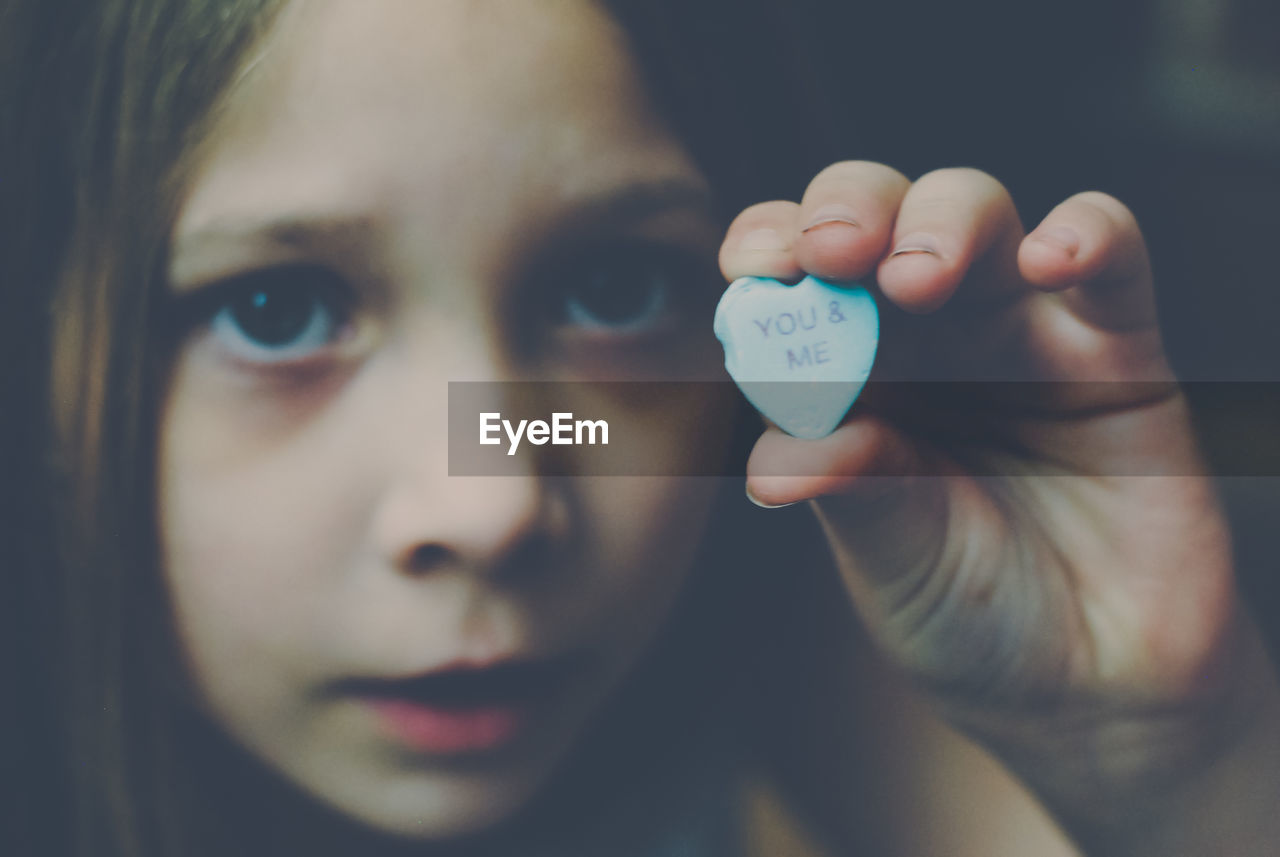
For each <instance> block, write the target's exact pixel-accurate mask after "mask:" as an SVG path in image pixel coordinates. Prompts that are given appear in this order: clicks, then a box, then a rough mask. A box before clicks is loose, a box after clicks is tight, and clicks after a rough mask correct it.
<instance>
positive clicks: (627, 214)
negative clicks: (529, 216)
mask: <svg viewBox="0 0 1280 857" xmlns="http://www.w3.org/2000/svg"><path fill="white" fill-rule="evenodd" d="M564 204H565V212H564V214H563V215H561V216H560V217H558V218H557V223H556V226H555V227H554V229H553V230H552V232H553V233H561V234H563V233H564V232H566V231H571V232H576V231H604V230H608V229H610V228H617V227H619V226H624V225H627V224H632V223H637V222H642V221H644V220H647V219H649V218H652V217H656V216H658V215H661V214H664V213H667V212H671V211H687V212H691V213H693V214H696V215H699V216H702V217H706V218H708V219H709V220H711V221H712V222H714V223H716V224H719V221H720V217H719V212H718V211H717V208H716V205H715V198H714V196H713V194H712V193H711V191H710V190H709V189H708V188H707V187H706V186H705V185H703V184H701V183H699V182H696V181H693V180H692V179H689V178H684V177H675V178H669V179H660V180H648V181H639V182H634V183H631V184H626V185H622V186H620V187H616V188H611V189H609V190H607V191H603V192H599V193H594V194H584V195H583V196H582V197H573V196H570V197H567V198H566V199H565V201H564ZM375 229H376V219H375V218H373V217H372V216H368V215H364V214H359V215H344V214H341V213H309V212H297V213H294V212H283V213H279V214H272V215H268V216H263V217H258V216H254V215H246V216H240V215H228V216H225V217H219V218H214V219H212V220H210V221H209V223H208V224H206V225H203V226H200V227H198V228H196V229H193V230H191V231H190V232H186V233H183V234H179V235H177V236H175V239H174V243H173V248H172V253H171V256H170V259H171V260H181V259H183V258H184V257H187V256H190V255H196V256H198V255H199V251H201V250H205V249H206V248H209V247H218V246H219V245H221V246H235V245H243V244H255V245H259V246H262V247H267V248H272V249H278V250H286V251H315V250H317V249H321V248H323V249H327V250H331V249H332V248H333V247H335V246H339V247H340V246H344V245H345V246H351V245H352V244H355V243H359V242H362V241H364V240H366V239H367V238H368V236H370V235H371V234H372V233H373V232H374V231H375Z"/></svg>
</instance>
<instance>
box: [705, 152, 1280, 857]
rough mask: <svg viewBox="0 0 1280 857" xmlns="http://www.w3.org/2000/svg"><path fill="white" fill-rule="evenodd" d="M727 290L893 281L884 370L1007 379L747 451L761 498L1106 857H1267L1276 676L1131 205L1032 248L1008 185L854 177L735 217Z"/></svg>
mask: <svg viewBox="0 0 1280 857" xmlns="http://www.w3.org/2000/svg"><path fill="white" fill-rule="evenodd" d="M833 205H836V206H842V207H843V208H842V210H843V211H844V212H845V214H844V216H842V217H841V218H838V219H830V218H828V219H825V220H823V219H821V215H823V214H824V213H828V212H830V211H831V207H832V206H833ZM815 218H818V220H817V221H815ZM815 222H816V224H817V225H813V226H810V224H815ZM769 228H771V229H774V230H775V231H777V232H779V233H781V234H782V235H783V236H784V237H785V239H786V240H783V241H780V242H778V245H779V246H778V248H777V249H775V250H770V251H760V250H758V249H755V248H756V247H757V246H758V245H756V244H753V243H752V242H745V244H743V243H742V242H741V241H740V239H741V238H742V237H744V236H746V235H748V234H751V233H758V231H759V230H761V229H769ZM721 266H722V269H723V270H724V273H725V275H726V277H727V278H728V279H734V278H736V277H738V276H742V275H752V274H754V275H757V276H772V277H778V278H782V279H789V278H792V277H796V276H797V275H799V274H801V273H812V274H815V275H818V276H821V277H823V278H826V279H829V280H852V279H864V280H868V281H869V280H870V279H871V277H872V276H874V282H875V283H876V284H877V285H878V287H879V291H880V294H881V297H882V298H883V300H884V304H885V306H886V308H887V310H888V312H889V316H888V322H889V323H887V324H886V326H885V331H886V332H885V336H884V340H885V341H884V344H883V348H882V352H881V356H880V357H879V358H878V365H879V366H880V367H881V368H882V369H883V370H885V371H887V372H889V373H891V374H892V376H893V377H896V378H900V379H905V380H908V381H910V380H912V379H939V378H941V379H943V380H966V379H981V380H983V381H991V380H997V381H1002V382H1006V383H1005V385H1004V386H1003V387H999V388H995V389H988V390H986V391H978V392H977V393H976V394H975V393H974V392H973V390H972V389H969V390H966V389H964V388H958V387H948V388H947V389H946V390H943V391H942V393H943V394H944V395H938V391H937V388H936V387H927V386H926V387H914V386H912V385H910V384H903V385H899V386H898V387H897V388H896V389H895V390H893V391H892V392H894V393H895V394H897V397H896V398H895V400H893V401H888V400H882V401H880V402H869V403H866V404H865V405H862V406H859V407H855V409H854V412H853V413H852V415H851V416H850V417H849V418H847V419H846V420H845V422H844V423H843V424H842V425H841V426H840V427H839V428H838V429H837V430H836V431H835V432H834V433H833V434H832V435H830V436H829V437H826V438H822V439H819V440H799V439H796V438H792V437H789V436H786V435H784V434H783V433H781V432H780V431H778V430H777V429H769V430H767V431H766V432H765V434H764V435H763V436H762V437H761V439H760V440H759V442H758V443H757V444H756V447H755V450H754V452H753V454H752V459H751V463H750V464H749V465H748V485H749V488H750V490H751V493H752V494H753V495H754V496H755V497H756V498H758V499H759V500H761V501H762V502H764V503H768V504H783V503H791V502H796V501H802V500H811V501H812V502H813V506H814V508H815V510H816V512H817V515H818V518H819V520H820V522H821V524H822V526H823V529H824V532H825V534H826V536H827V539H828V542H829V543H830V545H831V548H832V551H833V554H834V556H835V558H836V562H837V566H838V568H839V571H840V577H841V580H842V581H843V583H844V586H845V589H846V591H847V593H848V595H849V596H850V598H851V600H852V603H853V605H854V607H855V609H856V611H857V613H858V615H859V617H860V618H861V621H862V623H863V626H864V627H865V628H866V629H867V631H868V634H869V635H870V637H871V638H872V639H873V640H874V642H875V646H876V648H877V650H879V651H881V652H883V653H885V654H886V655H887V656H888V658H889V660H890V661H891V662H892V663H893V665H894V666H895V668H896V669H897V670H899V671H901V672H902V673H903V674H905V675H908V676H910V677H911V679H912V680H913V682H914V683H915V685H916V686H917V687H919V688H920V689H921V690H922V691H923V692H925V693H927V694H928V696H929V697H930V699H931V700H932V703H933V706H934V707H935V709H936V710H937V711H939V712H941V714H942V715H943V717H944V718H945V719H946V720H947V722H948V723H950V724H951V725H952V726H953V727H955V728H956V729H958V730H960V731H962V732H964V733H965V734H967V735H969V736H971V737H972V738H973V739H975V740H976V741H977V742H978V743H980V744H981V745H982V746H984V747H986V748H987V749H988V750H989V751H990V752H991V753H993V754H994V755H995V757H997V758H998V759H1000V760H1001V762H1002V763H1003V764H1004V765H1005V766H1006V767H1007V768H1008V769H1009V770H1010V771H1012V772H1014V773H1015V774H1016V775H1017V776H1018V777H1020V778H1021V779H1022V781H1023V782H1024V783H1025V784H1026V785H1027V786H1028V787H1029V788H1030V789H1031V790H1032V791H1033V792H1034V793H1035V794H1036V795H1037V796H1038V797H1039V799H1040V800H1041V802H1042V803H1043V804H1044V805H1045V806H1046V807H1048V809H1049V810H1050V811H1051V812H1052V813H1053V814H1054V816H1055V817H1057V818H1058V819H1059V821H1060V823H1061V824H1062V825H1063V827H1064V828H1065V829H1066V830H1067V831H1068V832H1069V833H1070V834H1071V835H1072V836H1073V837H1074V838H1075V840H1076V841H1077V842H1079V843H1080V844H1081V846H1082V847H1083V848H1084V849H1085V851H1086V852H1087V853H1089V854H1091V855H1096V857H1110V855H1122V854H1123V855H1126V857H1133V855H1146V854H1152V855H1155V854H1161V855H1164V857H1169V855H1184V857H1195V855H1199V854H1208V853H1214V854H1222V853H1233V854H1238V855H1240V857H1248V855H1251V854H1262V853H1270V852H1271V851H1272V850H1273V848H1272V846H1271V843H1273V842H1274V841H1275V830H1274V826H1275V823H1276V822H1275V817H1276V816H1277V815H1280V814H1275V813H1270V812H1268V809H1267V805H1266V804H1267V802H1268V798H1271V797H1272V796H1274V795H1275V794H1276V793H1277V790H1276V788H1275V781H1274V779H1273V777H1274V776H1275V775H1274V774H1273V773H1272V772H1274V771H1277V770H1280V766H1277V765H1276V764H1275V752H1276V750H1275V748H1276V731H1277V729H1278V728H1280V720H1278V718H1277V712H1276V705H1275V701H1274V698H1275V679H1274V673H1273V671H1272V670H1271V669H1270V666H1269V664H1268V663H1267V661H1266V658H1265V657H1264V656H1263V654H1262V647H1261V645H1260V644H1259V643H1258V636H1257V633H1256V631H1255V629H1254V626H1253V625H1252V623H1251V622H1249V620H1248V619H1247V617H1246V616H1245V611H1244V610H1243V608H1242V605H1241V604H1240V601H1239V598H1238V595H1237V593H1236V586H1235V568H1234V560H1233V557H1232V552H1231V536H1230V532H1229V529H1228V527H1227V523H1226V519H1225V516H1224V515H1223V512H1222V510H1221V507H1220V504H1219V502H1218V498H1217V494H1216V491H1215V486H1214V484H1213V481H1212V480H1211V479H1210V478H1209V476H1208V474H1207V473H1206V470H1205V467H1204V464H1203V462H1202V460H1201V458H1200V455H1199V452H1198V449H1197V444H1196V440H1195V437H1194V434H1193V432H1192V430H1191V423H1190V419H1189V415H1188V408H1187V403H1186V401H1185V398H1184V397H1183V395H1182V393H1181V390H1180V389H1179V387H1178V385H1177V382H1176V379H1175V378H1174V376H1173V374H1172V371H1171V370H1170V368H1169V365H1168V362H1167V360H1166V358H1165V354H1164V349H1163V345H1162V343H1161V338H1160V332H1159V328H1158V324H1157V316H1156V312H1155V304H1154V297H1153V295H1154V286H1153V280H1152V275H1151V269H1150V265H1149V262H1148V259H1147V256H1146V249H1145V243H1144V241H1143V238H1142V235H1141V232H1140V231H1139V229H1138V227H1137V224H1136V222H1135V220H1134V218H1133V216H1132V214H1130V212H1129V211H1128V209H1127V208H1125V207H1124V206H1123V205H1122V204H1121V203H1119V202H1118V201H1116V200H1115V199H1113V198H1111V197H1108V196H1106V195H1104V194H1098V193H1086V194H1080V195H1077V196H1075V197H1072V198H1071V199H1068V200H1067V201H1066V202H1064V203H1062V204H1061V205H1059V206H1058V207H1057V208H1056V209H1054V211H1052V212H1051V213H1050V214H1049V215H1048V216H1047V217H1046V218H1045V220H1044V221H1043V222H1042V223H1041V224H1040V225H1039V226H1038V227H1037V228H1036V229H1034V230H1033V231H1032V232H1031V233H1030V234H1027V233H1026V232H1024V230H1023V227H1022V224H1021V221H1020V219H1019V217H1018V214H1017V212H1016V210H1015V208H1014V206H1013V202H1012V200H1011V198H1010V197H1009V194H1008V192H1007V191H1006V190H1005V189H1004V188H1003V187H1002V186H1001V185H1000V184H999V183H998V182H996V181H995V180H994V179H992V178H991V177H990V176H987V175H985V174H982V173H979V172H977V171H975V170H941V171H938V172H936V173H931V174H928V175H926V176H924V177H922V178H921V179H919V180H918V181H915V182H911V181H909V180H907V179H906V178H905V177H903V176H902V175H901V174H899V173H897V172H895V171H893V170H891V169H889V168H887V167H884V166H882V165H877V164H868V163H865V162H850V163H845V164H837V165H835V166H833V167H831V168H828V169H827V170H825V171H823V173H821V174H820V175H819V176H818V177H817V178H815V180H814V181H813V182H812V183H811V184H810V187H809V188H808V190H807V191H806V193H805V197H804V199H803V201H802V202H801V203H798V204H797V203H786V202H773V203H764V204H762V205H759V206H754V207H752V208H750V209H747V210H746V211H744V212H743V213H742V214H741V215H740V216H739V218H738V219H737V220H736V221H735V223H734V225H733V226H732V227H731V229H730V231H729V234H728V236H727V237H726V241H725V244H724V246H723V248H722V251H721ZM957 392H959V393H961V394H962V398H960V400H959V406H957V398H956V396H955V394H956V393H957ZM948 394H949V395H948ZM897 399H901V400H903V401H898V400H897ZM1224 842H1230V843H1231V846H1232V847H1233V848H1235V849H1236V850H1235V851H1223V850H1222V848H1223V847H1224Z"/></svg>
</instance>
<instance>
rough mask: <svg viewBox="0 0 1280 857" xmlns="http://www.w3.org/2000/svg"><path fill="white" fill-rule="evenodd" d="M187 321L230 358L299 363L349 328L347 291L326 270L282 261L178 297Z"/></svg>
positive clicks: (244, 360)
mask: <svg viewBox="0 0 1280 857" xmlns="http://www.w3.org/2000/svg"><path fill="white" fill-rule="evenodd" d="M181 303H182V304H184V305H187V304H190V305H189V306H187V307H186V308H185V311H184V314H186V313H190V315H187V318H188V320H189V321H190V322H192V323H200V324H205V325H207V328H208V335H209V336H211V337H213V339H214V342H215V343H216V344H217V346H218V347H219V348H221V349H224V350H225V351H226V353H227V354H228V356H230V357H231V358H232V359H234V360H237V361H241V362H245V363H250V364H257V365H267V366H269V365H280V364H292V363H299V362H305V361H306V360H308V359H310V358H312V357H315V356H317V355H319V354H320V353H322V352H323V351H324V349H325V348H326V347H328V346H330V345H332V344H333V343H334V342H336V341H337V340H338V339H339V338H340V337H341V336H342V335H343V333H344V332H345V331H346V329H347V328H348V326H349V321H350V315H351V299H350V290H349V288H348V287H347V286H346V284H345V283H344V282H343V280H342V279H341V278H340V277H339V276H338V275H337V274H335V273H333V272H332V271H329V270H327V269H325V268H320V267H316V266H303V265H287V266H281V267H276V268H268V269H264V270H261V271H254V272H252V273H248V274H242V275H239V276H237V277H234V278H232V279H230V280H227V281H225V282H223V283H219V284H217V285H213V286H208V287H205V288H202V289H201V290H200V291H199V292H197V293H195V294H193V295H192V296H190V297H189V298H183V299H181Z"/></svg>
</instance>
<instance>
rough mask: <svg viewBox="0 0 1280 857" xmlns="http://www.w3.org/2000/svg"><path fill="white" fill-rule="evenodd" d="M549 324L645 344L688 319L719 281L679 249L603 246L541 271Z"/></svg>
mask: <svg viewBox="0 0 1280 857" xmlns="http://www.w3.org/2000/svg"><path fill="white" fill-rule="evenodd" d="M538 280H539V281H540V282H541V283H542V284H543V285H542V287H541V288H539V289H537V292H538V293H540V294H541V295H543V296H545V300H546V301H547V303H546V307H547V311H548V312H547V315H548V316H549V322H550V324H549V326H550V328H551V329H552V330H554V331H557V332H560V333H568V334H570V335H574V336H578V337H586V338H591V339H599V340H602V341H620V340H627V341H635V340H645V339H648V338H651V337H656V336H660V335H662V334H663V333H665V332H669V331H670V330H671V329H672V328H673V327H675V326H677V325H678V323H679V322H681V321H685V320H689V318H688V317H689V316H690V315H691V314H692V313H691V311H692V309H693V307H694V305H695V304H696V303H697V302H698V301H697V299H698V298H699V297H700V296H702V297H705V296H706V295H708V294H709V293H710V290H709V289H708V288H706V287H705V285H704V284H708V283H713V282H717V281H718V278H717V277H716V276H715V274H714V273H713V269H712V268H711V266H710V264H709V263H708V262H704V261H703V260H702V259H701V257H700V256H699V255H698V254H695V253H694V252H692V251H690V250H686V249H683V248H680V247H674V246H670V245H665V244H656V243H653V244H651V243H640V242H630V243H614V244H602V245H598V246H595V247H592V248H589V249H588V250H586V251H583V252H579V253H575V254H573V255H572V256H571V257H568V258H566V259H565V260H564V261H561V262H560V263H558V264H555V265H552V266H550V267H548V268H547V269H545V270H544V271H543V272H542V273H541V274H540V275H539V277H538Z"/></svg>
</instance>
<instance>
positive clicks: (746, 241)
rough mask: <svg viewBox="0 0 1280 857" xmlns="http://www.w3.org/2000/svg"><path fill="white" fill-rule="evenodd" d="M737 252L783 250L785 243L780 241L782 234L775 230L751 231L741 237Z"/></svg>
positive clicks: (785, 247)
mask: <svg viewBox="0 0 1280 857" xmlns="http://www.w3.org/2000/svg"><path fill="white" fill-rule="evenodd" d="M738 249H739V250H785V249H787V242H785V241H783V240H782V234H781V233H780V232H778V230H776V229H770V228H768V227H765V228H763V229H753V230H751V231H750V232H748V233H747V234H746V235H743V236H742V240H741V241H739V242H738Z"/></svg>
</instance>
